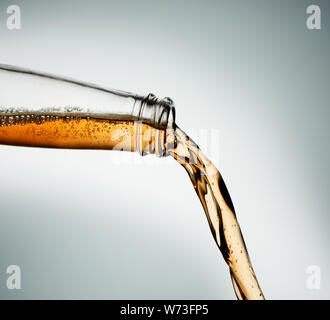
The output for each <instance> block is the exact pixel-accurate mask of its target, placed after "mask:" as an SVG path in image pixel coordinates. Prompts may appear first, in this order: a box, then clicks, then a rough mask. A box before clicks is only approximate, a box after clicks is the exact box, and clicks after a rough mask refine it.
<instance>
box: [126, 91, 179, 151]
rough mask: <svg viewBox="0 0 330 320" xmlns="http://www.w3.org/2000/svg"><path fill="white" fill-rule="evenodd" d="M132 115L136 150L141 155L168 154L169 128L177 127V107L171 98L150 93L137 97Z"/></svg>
mask: <svg viewBox="0 0 330 320" xmlns="http://www.w3.org/2000/svg"><path fill="white" fill-rule="evenodd" d="M132 116H133V117H134V118H136V119H137V121H136V124H135V135H134V136H135V139H134V141H135V151H138V152H139V153H140V155H142V156H143V155H146V154H156V155H157V156H159V157H163V156H166V155H167V154H166V137H167V130H173V129H174V128H175V108H174V103H173V101H172V99H171V98H168V97H165V98H163V99H158V98H157V97H156V96H155V95H154V94H152V93H150V94H149V95H147V96H145V97H137V98H136V100H135V103H134V106H133V112H132Z"/></svg>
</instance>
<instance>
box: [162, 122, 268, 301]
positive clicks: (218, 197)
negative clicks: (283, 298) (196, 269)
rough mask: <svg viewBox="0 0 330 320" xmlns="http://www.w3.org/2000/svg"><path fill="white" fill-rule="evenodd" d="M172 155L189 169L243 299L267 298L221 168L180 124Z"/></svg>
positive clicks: (170, 138) (172, 135)
mask: <svg viewBox="0 0 330 320" xmlns="http://www.w3.org/2000/svg"><path fill="white" fill-rule="evenodd" d="M166 144H167V145H166V148H167V152H168V154H169V155H171V156H172V157H173V158H174V159H175V160H176V161H178V162H179V163H180V164H181V165H182V166H183V167H184V168H185V169H186V171H187V173H188V175H189V177H190V180H191V182H192V184H193V186H194V189H195V191H196V193H197V196H198V198H199V199H200V201H201V203H202V206H203V208H204V211H205V214H206V217H207V220H208V223H209V226H210V229H211V232H212V235H213V238H214V240H215V242H216V244H217V246H218V248H219V249H220V251H221V253H222V256H223V258H224V259H225V261H226V263H227V264H228V266H229V269H230V275H231V279H232V283H233V287H234V290H235V293H236V296H237V298H238V299H240V300H263V299H264V296H263V293H262V291H261V289H260V286H259V284H258V281H257V278H256V276H255V274H254V271H253V268H252V265H251V262H250V259H249V255H248V252H247V249H246V246H245V242H244V239H243V236H242V233H241V230H240V227H239V224H238V222H237V219H236V214H235V210H234V206H233V203H232V201H231V198H230V195H229V193H228V190H227V187H226V185H225V183H224V180H223V179H222V176H221V175H220V173H219V171H218V170H217V168H216V167H215V166H214V165H213V164H212V162H211V161H210V160H208V159H207V157H206V156H205V155H204V154H203V153H202V152H201V151H200V149H199V147H198V146H197V145H196V144H195V143H194V141H192V140H191V139H190V138H189V137H188V136H187V135H186V134H185V133H184V132H183V131H182V130H180V129H179V128H178V127H177V128H176V129H175V130H173V131H172V132H171V131H170V132H169V134H168V135H167V142H166Z"/></svg>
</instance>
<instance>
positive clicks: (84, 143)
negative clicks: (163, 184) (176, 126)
mask: <svg viewBox="0 0 330 320" xmlns="http://www.w3.org/2000/svg"><path fill="white" fill-rule="evenodd" d="M164 139H165V131H164V130H159V129H157V128H155V127H153V126H151V125H148V124H146V123H143V122H141V121H136V120H133V119H128V118H127V117H126V118H124V117H120V115H106V116H104V117H95V116H93V117H90V116H86V115H85V114H70V115H67V114H66V115H64V114H63V115H61V114H58V113H40V114H38V113H13V114H10V113H8V114H6V115H5V116H0V143H1V144H9V145H18V146H34V147H48V148H75V149H110V150H113V149H115V150H120V151H122V150H123V151H138V150H137V147H139V148H140V149H141V150H145V151H148V152H150V153H153V152H154V150H153V148H155V147H162V145H164ZM137 141H138V143H139V146H137Z"/></svg>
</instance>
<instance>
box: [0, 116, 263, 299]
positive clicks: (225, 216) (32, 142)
mask: <svg viewBox="0 0 330 320" xmlns="http://www.w3.org/2000/svg"><path fill="white" fill-rule="evenodd" d="M135 120H136V119H127V118H121V117H120V116H119V115H107V116H104V117H97V118H96V117H89V116H86V114H79V113H76V114H72V113H71V114H69V115H68V114H59V113H46V112H42V113H28V112H26V113H5V114H2V115H0V144H8V145H19V146H34V147H54V148H79V149H80V148H82V149H84V148H86V149H115V150H125V151H139V150H140V151H141V150H147V149H148V148H149V146H153V148H154V146H155V145H161V146H162V147H163V148H165V150H166V155H171V156H172V157H173V158H174V159H175V160H176V161H178V162H179V163H180V164H181V165H182V166H183V167H184V168H185V169H186V171H187V172H188V175H189V177H190V179H191V182H192V184H193V186H194V188H195V191H196V193H197V195H198V197H199V199H200V201H201V203H202V206H203V208H204V211H205V214H206V217H207V220H208V223H209V226H210V228H211V232H212V235H213V237H214V239H215V241H216V244H217V246H218V248H219V249H220V251H221V253H222V255H223V257H224V259H225V261H226V263H227V264H228V266H229V269H230V274H231V278H232V282H233V286H234V290H235V293H236V296H237V298H238V299H264V296H263V294H262V291H261V289H260V287H259V284H258V282H257V279H256V276H255V274H254V271H253V268H252V266H251V263H250V260H249V256H248V253H247V249H246V246H245V243H244V239H243V236H242V233H241V231H240V227H239V225H238V222H237V219H236V215H235V210H234V206H233V204H232V201H231V199H230V196H229V193H228V191H227V188H226V186H225V183H224V181H223V179H222V177H221V175H220V173H219V171H218V170H217V169H216V167H215V166H214V165H213V164H212V163H211V162H210V161H209V160H208V159H207V158H206V157H205V155H204V154H203V153H202V152H201V151H200V149H199V147H198V146H197V145H196V144H195V143H194V142H193V141H192V140H191V139H190V138H189V137H188V136H187V135H186V134H185V133H184V132H183V131H181V130H180V129H179V128H178V127H176V129H175V130H174V129H168V128H167V129H164V128H156V127H152V126H150V125H148V124H145V123H142V122H140V121H135ZM137 132H138V134H139V135H140V136H141V138H140V139H138V140H139V141H140V142H139V143H140V145H139V147H138V148H137V146H136V141H137ZM156 137H158V138H156ZM159 137H160V138H159ZM155 139H158V140H161V141H160V142H159V141H157V143H155ZM136 149H139V150H136ZM149 149H150V148H149ZM149 152H152V153H153V152H154V150H149Z"/></svg>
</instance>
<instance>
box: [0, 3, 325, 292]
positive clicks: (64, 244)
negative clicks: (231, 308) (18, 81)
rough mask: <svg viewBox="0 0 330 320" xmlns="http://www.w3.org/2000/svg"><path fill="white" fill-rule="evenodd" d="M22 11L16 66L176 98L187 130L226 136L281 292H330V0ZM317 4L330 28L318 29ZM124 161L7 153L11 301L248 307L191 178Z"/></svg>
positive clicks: (5, 261) (265, 279)
mask: <svg viewBox="0 0 330 320" xmlns="http://www.w3.org/2000/svg"><path fill="white" fill-rule="evenodd" d="M14 3H15V4H18V5H20V7H21V10H22V30H20V31H9V30H7V28H6V17H7V15H6V8H7V6H8V5H10V4H13V2H11V1H3V0H1V4H0V46H1V47H0V61H1V63H8V64H13V65H19V66H24V67H29V68H32V69H36V70H42V71H48V72H53V73H56V74H60V75H64V76H70V77H74V78H77V79H80V80H86V81H89V82H95V83H98V84H102V85H106V86H109V87H113V88H117V89H123V90H127V91H132V92H136V93H140V94H145V93H148V92H153V93H154V94H156V95H157V96H160V97H163V96H170V97H172V98H173V99H174V101H175V103H176V111H177V123H178V124H179V125H180V126H181V127H182V128H183V129H185V128H196V129H198V128H204V129H218V130H219V131H220V140H219V143H218V147H217V149H218V150H219V155H220V159H219V161H218V159H213V160H214V161H215V162H217V164H218V166H219V168H220V169H221V172H222V174H223V176H224V178H225V180H226V183H227V186H228V188H229V191H230V193H231V196H232V199H233V201H234V205H235V208H236V211H237V215H238V220H239V223H240V225H241V229H242V231H243V234H244V237H245V241H246V244H247V246H248V249H249V253H250V257H251V260H252V263H253V266H254V268H255V271H256V274H257V276H258V279H259V281H260V284H261V286H262V288H263V291H264V293H265V296H266V298H269V299H316V298H321V299H325V298H327V299H329V298H330V281H329V276H330V272H329V269H330V259H329V258H330V251H329V232H328V230H329V222H330V218H329V205H330V204H329V181H330V180H329V178H330V170H329V167H328V165H329V161H330V152H329V136H330V129H329V126H328V122H329V116H330V108H329V107H330V106H329V101H330V99H329V98H330V90H329V89H330V88H329V81H330V64H329V57H330V37H329V35H330V30H329V28H330V27H329V24H330V1H312V0H309V1H303V0H300V1H298V0H296V1H293V0H291V1H275V0H273V1H251V0H250V1H246V0H245V1H243V0H242V1H237V0H236V1H233V0H231V1H200V2H192V1H166V2H165V1H163V2H160V1H121V2H120V3H119V2H112V1H44V0H43V1H15V2H14ZM310 4H319V5H320V6H321V11H322V30H314V31H310V30H308V29H307V28H306V24H305V23H306V17H307V15H306V7H307V6H308V5H310ZM0 92H1V88H0ZM0 99H1V97H0ZM0 102H1V100H0ZM193 138H194V140H196V141H197V142H200V145H201V147H202V148H203V144H202V142H201V141H199V139H198V137H196V136H194V135H193ZM117 154H118V153H116V152H108V151H68V150H49V149H33V148H30V149H29V148H18V147H9V146H0V177H1V178H0V179H1V183H0V195H1V206H0V212H1V223H0V253H1V259H0V298H5V299H18V298H32V299H34V298H38V299H39V298H51V299H52V298H62V299H67V298H84V299H85V298H91V299H94V298H100V299H119V298H120V299H121V298H123V299H125V298H128V299H130V298H140V299H160V298H164V299H170V298H171V299H176V298H178V299H179V298H180V299H195V298H197V299H234V298H235V296H234V292H233V289H232V285H231V281H230V277H229V272H228V269H227V266H226V265H225V263H224V261H223V259H222V257H221V255H220V254H219V252H218V249H217V247H216V245H215V243H214V241H213V239H212V236H211V233H210V231H209V227H208V225H207V221H206V218H205V216H204V213H203V212H202V207H201V205H200V203H199V200H198V199H197V197H196V195H195V193H194V190H193V188H192V187H191V184H190V181H189V179H188V176H187V175H186V173H185V172H184V170H183V169H182V168H181V167H180V166H179V165H176V164H174V161H173V162H172V161H169V160H171V159H158V158H156V157H154V156H148V157H149V160H148V163H144V164H138V165H133V164H130V163H127V162H128V161H125V159H131V158H129V157H131V155H129V154H128V153H126V154H125V155H124V156H121V159H123V163H122V164H119V165H118V164H117V165H114V164H113V157H118V156H117ZM133 156H134V157H139V156H138V155H137V154H134V155H133ZM126 157H127V158H126ZM211 158H212V157H211ZM125 162H126V163H125ZM11 264H17V265H19V266H20V267H21V269H22V289H21V290H12V291H10V290H8V289H7V288H6V278H7V274H6V267H7V266H8V265H11ZM309 265H318V266H319V267H320V268H321V272H322V278H321V289H320V290H308V289H307V287H306V279H307V277H308V275H307V274H306V268H307V266H309Z"/></svg>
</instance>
